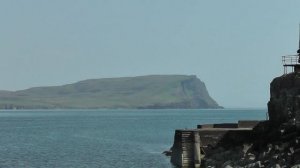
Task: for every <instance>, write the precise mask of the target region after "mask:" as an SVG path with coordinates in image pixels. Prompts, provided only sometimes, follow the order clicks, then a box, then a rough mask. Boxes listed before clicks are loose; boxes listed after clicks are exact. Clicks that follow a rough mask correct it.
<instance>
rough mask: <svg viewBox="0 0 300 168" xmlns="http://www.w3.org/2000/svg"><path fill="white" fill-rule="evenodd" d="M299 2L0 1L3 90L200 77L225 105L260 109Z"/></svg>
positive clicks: (292, 32) (292, 35) (293, 46)
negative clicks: (159, 76)
mask: <svg viewBox="0 0 300 168" xmlns="http://www.w3.org/2000/svg"><path fill="white" fill-rule="evenodd" d="M299 7H300V1H299V0H285V1H283V0H264V1H262V0H248V1H242V0H218V1H217V0H206V1H204V0H24V1H20V0H0V58H1V59H0V76H1V78H2V79H1V82H0V90H19V89H26V88H29V87H34V86H48V85H61V84H67V83H73V82H76V81H79V80H84V79H89V78H104V77H125V76H138V75H149V74H187V75H192V74H194V75H197V76H198V77H199V78H200V79H201V80H202V81H204V82H205V83H206V86H207V88H208V90H209V92H210V95H211V96H212V97H213V98H214V99H215V100H216V101H217V102H218V103H219V104H220V105H223V106H225V107H266V104H267V101H268V99H269V83H270V82H271V80H272V79H273V78H274V77H276V76H280V75H282V73H283V68H282V65H281V56H282V55H285V54H293V53H295V52H296V50H297V46H298V24H299V22H300V18H299V16H300V8H299Z"/></svg>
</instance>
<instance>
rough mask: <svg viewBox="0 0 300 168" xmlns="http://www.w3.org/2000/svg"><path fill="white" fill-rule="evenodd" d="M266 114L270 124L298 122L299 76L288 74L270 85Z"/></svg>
mask: <svg viewBox="0 0 300 168" xmlns="http://www.w3.org/2000/svg"><path fill="white" fill-rule="evenodd" d="M270 92H271V98H270V101H269V103H268V113H269V118H270V121H271V123H272V124H275V125H278V124H281V123H283V122H296V121H300V74H299V73H290V74H287V75H284V76H281V77H278V78H275V79H274V80H273V81H272V83H271V89H270Z"/></svg>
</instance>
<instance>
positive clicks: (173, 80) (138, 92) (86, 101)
mask: <svg viewBox="0 0 300 168" xmlns="http://www.w3.org/2000/svg"><path fill="white" fill-rule="evenodd" d="M189 81H193V82H189ZM199 82H200V84H202V82H201V81H200V80H199V79H197V78H196V77H195V76H185V75H152V76H141V77H125V78H107V79H92V80H85V81H81V82H77V83H74V84H69V85H64V86H54V87H38V88H31V89H27V90H22V91H16V92H0V108H4V107H8V106H13V107H18V108H147V107H151V108H153V107H155V106H156V105H159V106H160V107H163V108H168V106H169V105H171V104H172V105H174V104H180V103H181V104H182V102H185V104H186V102H191V101H193V99H194V98H195V94H197V95H198V97H199V93H195V92H198V91H199V89H200V90H201V89H202V91H201V92H207V91H206V88H205V86H204V88H202V86H200V85H199V84H198V83H199ZM185 83H187V84H185ZM189 85H192V86H189ZM194 85H195V86H196V87H195V86H194ZM198 85H199V86H198ZM203 85H204V84H203ZM189 87H190V88H189ZM197 87H199V88H198V89H196V91H195V88H197ZM196 97H197V96H196ZM200 97H201V95H200ZM202 97H204V98H203V99H207V100H206V101H207V102H208V104H210V105H211V106H212V108H216V107H213V106H216V103H215V102H214V101H213V100H212V99H211V98H210V97H209V95H208V93H207V94H206V93H204V94H203V95H202ZM190 104H191V103H190ZM185 106H187V107H186V108H189V107H188V106H189V105H185ZM170 108H176V106H174V107H173V106H170ZM178 108H180V106H178ZM190 108H197V107H190ZM198 108H201V107H198ZM203 108H209V107H203Z"/></svg>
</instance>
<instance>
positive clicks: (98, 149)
mask: <svg viewBox="0 0 300 168" xmlns="http://www.w3.org/2000/svg"><path fill="white" fill-rule="evenodd" d="M266 113H267V109H216V110H198V109H195V110H185V109H178V110H9V111H6V110H4V111H0V167H1V168H6V167H7V168H172V167H173V166H172V164H171V163H170V158H169V157H167V156H165V155H163V154H162V152H163V151H165V150H168V149H169V148H170V147H171V146H172V144H173V138H174V132H175V129H185V128H196V127H197V125H198V124H207V123H228V122H237V121H238V120H265V119H266V116H267V115H266Z"/></svg>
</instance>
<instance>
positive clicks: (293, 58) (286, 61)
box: [282, 55, 300, 74]
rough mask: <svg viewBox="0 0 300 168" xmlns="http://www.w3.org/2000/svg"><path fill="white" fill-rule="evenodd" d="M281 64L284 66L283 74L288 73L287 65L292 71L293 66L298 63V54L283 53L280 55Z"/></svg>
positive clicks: (299, 61)
mask: <svg viewBox="0 0 300 168" xmlns="http://www.w3.org/2000/svg"><path fill="white" fill-rule="evenodd" d="M282 65H283V67H284V74H287V73H288V67H291V68H292V70H291V71H292V72H293V71H294V68H293V67H294V66H296V65H300V60H299V55H285V56H282Z"/></svg>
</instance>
